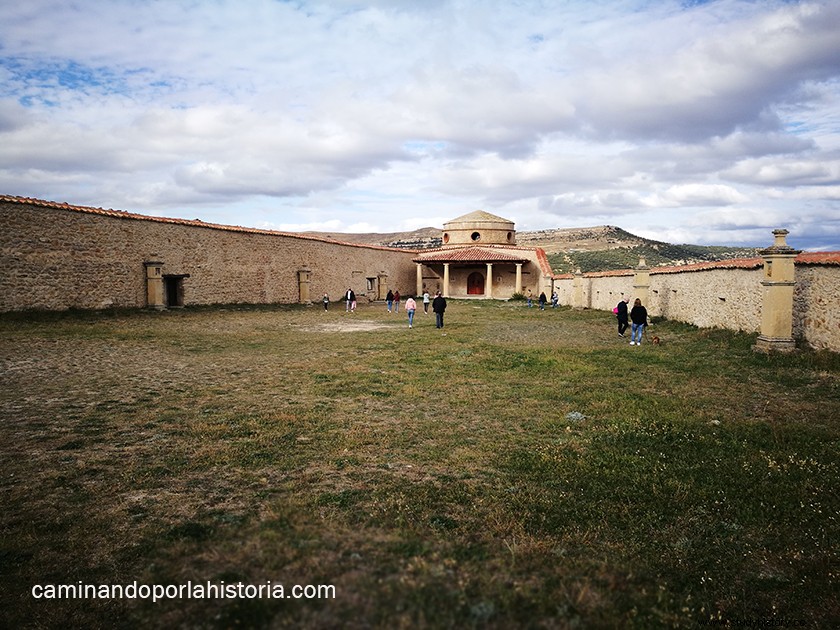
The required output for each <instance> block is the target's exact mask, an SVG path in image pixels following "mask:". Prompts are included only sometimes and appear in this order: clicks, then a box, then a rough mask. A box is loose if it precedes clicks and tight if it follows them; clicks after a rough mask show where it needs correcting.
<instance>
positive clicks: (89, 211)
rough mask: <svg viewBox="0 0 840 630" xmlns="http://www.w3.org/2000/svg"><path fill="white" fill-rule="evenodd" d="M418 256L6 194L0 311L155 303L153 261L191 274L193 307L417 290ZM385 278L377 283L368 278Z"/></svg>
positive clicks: (1, 201)
mask: <svg viewBox="0 0 840 630" xmlns="http://www.w3.org/2000/svg"><path fill="white" fill-rule="evenodd" d="M411 256H412V252H406V251H404V250H397V249H391V248H384V247H368V246H359V245H352V244H347V243H340V242H337V241H329V240H326V239H316V238H310V237H306V236H305V235H294V234H286V233H281V232H270V231H264V230H251V229H245V228H236V227H229V226H214V225H208V224H203V223H201V222H200V221H185V220H179V219H162V218H155V217H145V216H142V215H135V214H131V213H125V212H119V211H115V210H101V209H96V208H84V207H77V206H65V205H63V204H57V203H52V202H42V201H37V200H28V199H26V200H24V199H21V198H3V197H0V270H2V271H0V311H13V310H24V309H48V310H49V309H54V310H62V309H69V308H80V309H98V308H108V307H129V308H132V307H136V308H142V307H145V306H147V305H148V303H147V293H146V291H147V285H146V269H145V266H144V265H145V263H148V262H160V263H163V264H162V266H161V271H162V274H163V275H164V276H170V277H178V276H180V277H181V278H182V280H181V283H182V291H183V303H184V304H185V305H201V304H233V303H251V304H260V303H294V302H298V301H300V298H301V294H300V285H299V272H300V271H301V270H307V271H308V272H309V274H308V278H309V285H308V289H309V295H310V297H311V299H312V300H313V301H318V300H319V299H320V298H321V296H322V295H323V294H324V293H325V292H326V293H328V294H329V295H330V297H331V299H332V300H333V301H337V300H339V299H341V297H342V296H343V294H344V292H345V291H346V290H347V288H352V289H353V290H354V292H355V293H356V294H358V296H359V297H360V298H361V299H363V298H364V297H368V298H370V299H376V298H377V297H378V296H377V295H376V294H377V291H378V290H380V289H381V290H384V291H387V288H388V287H389V286H390V287H392V288H395V289H396V288H402V287H405V288H406V289H409V290H410V289H413V287H414V283H415V267H414V264H413V263H412V262H411ZM369 278H370V279H375V282H376V283H379V286H377V287H376V288H374V289H370V288H369V286H368V279H369Z"/></svg>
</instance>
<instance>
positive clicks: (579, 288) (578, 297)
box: [572, 269, 583, 309]
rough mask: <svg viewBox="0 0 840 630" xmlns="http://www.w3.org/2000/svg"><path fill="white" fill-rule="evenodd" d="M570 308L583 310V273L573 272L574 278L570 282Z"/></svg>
mask: <svg viewBox="0 0 840 630" xmlns="http://www.w3.org/2000/svg"><path fill="white" fill-rule="evenodd" d="M572 308H578V309H580V308H583V272H582V271H581V270H580V269H576V270H575V277H574V279H573V280H572Z"/></svg>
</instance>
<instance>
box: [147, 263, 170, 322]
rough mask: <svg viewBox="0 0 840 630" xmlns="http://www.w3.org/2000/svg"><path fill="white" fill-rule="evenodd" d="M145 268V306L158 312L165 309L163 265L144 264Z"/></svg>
mask: <svg viewBox="0 0 840 630" xmlns="http://www.w3.org/2000/svg"><path fill="white" fill-rule="evenodd" d="M143 266H144V267H145V268H146V306H147V307H148V308H152V309H155V310H158V311H162V310H164V309H165V308H166V299H165V297H164V291H163V263H162V262H158V261H149V262H144V263H143Z"/></svg>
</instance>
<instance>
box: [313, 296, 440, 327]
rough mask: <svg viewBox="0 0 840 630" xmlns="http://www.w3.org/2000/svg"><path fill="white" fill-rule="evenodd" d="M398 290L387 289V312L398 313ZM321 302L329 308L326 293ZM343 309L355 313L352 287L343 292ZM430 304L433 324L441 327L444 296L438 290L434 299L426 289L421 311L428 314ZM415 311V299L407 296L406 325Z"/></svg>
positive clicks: (325, 307)
mask: <svg viewBox="0 0 840 630" xmlns="http://www.w3.org/2000/svg"><path fill="white" fill-rule="evenodd" d="M400 300H401V297H400V292H399V291H390V290H389V291H388V295H386V296H385V304H386V305H387V307H388V312H389V313H399V312H400ZM321 301H322V303H323V304H324V310H325V311H327V310H329V308H330V296H329V294H328V293H324V297H323V298H321ZM344 304H345V306H344V310H345V311H346V312H348V313H355V312H356V294H355V292H354V291H353V289H350V288H348V289H347V292H346V293H345V294H344ZM430 304H431V306H432V312H434V314H435V325H436V327H437V328H443V314H444V312H445V311H446V298H444V297H443V296H442V295H441V294H440V291H438V292H437V293H435V297H434V299H432V297H431V296H430V295H429V292H428V291H426V292H424V293H423V312H424V313H425V314H426V315H428V314H429V305H430ZM416 311H417V301H416V300H415V299H414V298H413V297H412V296H409V297H408V299H407V300H406V301H405V312H406V314H407V315H408V327H409V328H413V327H414V313H415V312H416Z"/></svg>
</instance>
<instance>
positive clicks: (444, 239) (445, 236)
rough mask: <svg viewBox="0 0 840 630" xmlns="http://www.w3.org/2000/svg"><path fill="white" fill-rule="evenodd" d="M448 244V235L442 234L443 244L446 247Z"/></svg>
mask: <svg viewBox="0 0 840 630" xmlns="http://www.w3.org/2000/svg"><path fill="white" fill-rule="evenodd" d="M448 242H449V234H446V233H444V235H443V244H444V245H446V244H447V243H448Z"/></svg>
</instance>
